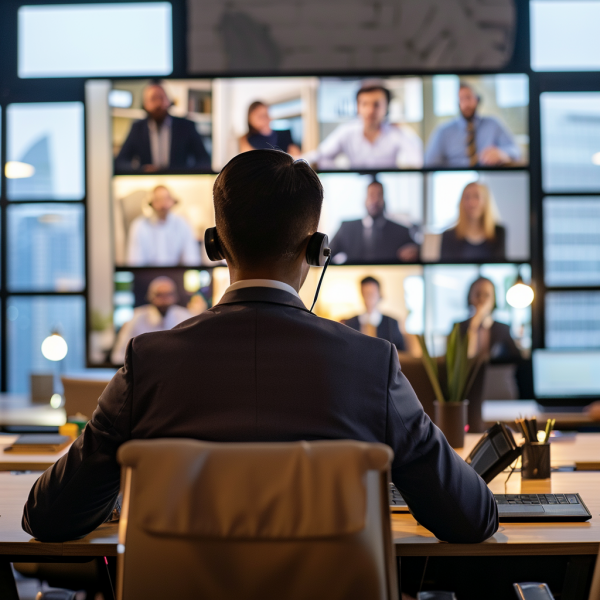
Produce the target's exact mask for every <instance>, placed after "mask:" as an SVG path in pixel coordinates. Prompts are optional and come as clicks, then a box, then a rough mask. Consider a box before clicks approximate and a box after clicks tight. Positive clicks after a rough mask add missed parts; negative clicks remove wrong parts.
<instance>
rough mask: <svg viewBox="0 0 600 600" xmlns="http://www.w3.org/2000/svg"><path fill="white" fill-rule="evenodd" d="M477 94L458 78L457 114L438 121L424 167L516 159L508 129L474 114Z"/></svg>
mask: <svg viewBox="0 0 600 600" xmlns="http://www.w3.org/2000/svg"><path fill="white" fill-rule="evenodd" d="M480 103H481V97H480V96H479V95H478V94H477V93H476V92H475V90H474V89H473V87H472V86H471V85H470V84H468V83H466V82H464V81H461V82H460V87H459V90H458V107H459V110H460V116H459V117H457V118H456V119H453V120H451V121H449V122H447V123H443V124H442V125H439V126H438V127H437V128H436V129H435V130H434V132H433V133H432V134H431V137H430V138H429V144H428V145H427V150H426V151H425V166H426V167H475V166H478V165H481V166H486V167H499V166H502V165H506V164H509V163H514V162H517V161H518V160H520V158H521V151H520V150H519V146H518V145H517V143H516V142H515V139H514V137H513V135H512V133H511V132H510V131H509V130H508V129H507V128H506V127H505V126H504V125H503V124H502V123H501V122H500V121H499V120H498V119H496V118H494V117H482V116H480V115H479V114H477V109H478V108H479V105H480Z"/></svg>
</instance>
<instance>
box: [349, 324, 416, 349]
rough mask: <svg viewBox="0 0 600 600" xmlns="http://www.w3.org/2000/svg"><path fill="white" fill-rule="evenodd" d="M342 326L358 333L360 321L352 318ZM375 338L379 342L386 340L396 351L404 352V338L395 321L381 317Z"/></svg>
mask: <svg viewBox="0 0 600 600" xmlns="http://www.w3.org/2000/svg"><path fill="white" fill-rule="evenodd" d="M343 323H344V325H347V326H348V327H352V329H354V330H355V331H360V321H359V319H358V317H352V318H351V319H348V320H346V321H344V322H343ZM377 337H378V338H379V339H380V340H387V341H388V342H390V344H394V346H396V350H398V351H399V352H404V350H406V344H405V343H404V336H403V335H402V332H401V331H400V325H399V324H398V321H396V319H392V317H388V316H387V315H381V323H379V325H378V326H377Z"/></svg>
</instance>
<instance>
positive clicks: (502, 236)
mask: <svg viewBox="0 0 600 600" xmlns="http://www.w3.org/2000/svg"><path fill="white" fill-rule="evenodd" d="M440 260H459V261H464V260H471V261H480V260H506V229H504V227H502V225H496V237H495V238H494V239H493V240H486V241H485V242H483V243H482V244H477V245H474V244H470V243H469V242H467V240H459V239H458V238H457V237H456V229H455V228H452V229H447V230H446V231H444V233H443V234H442V247H441V250H440Z"/></svg>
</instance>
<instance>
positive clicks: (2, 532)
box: [0, 434, 600, 557]
mask: <svg viewBox="0 0 600 600" xmlns="http://www.w3.org/2000/svg"><path fill="white" fill-rule="evenodd" d="M478 437H479V436H478V435H476V434H472V435H468V436H467V440H466V444H465V448H463V449H461V451H460V452H459V454H461V455H462V456H466V454H468V452H469V450H470V448H471V447H472V446H473V445H474V444H475V442H476V441H477V439H478ZM63 452H64V451H63ZM552 453H553V462H554V461H555V460H557V461H558V462H561V461H563V460H565V461H573V462H574V461H575V460H585V459H588V460H590V459H592V460H593V459H597V457H598V455H599V454H600V434H579V435H577V436H576V437H574V438H573V441H569V442H559V443H555V444H553V448H552ZM57 458H58V456H54V457H52V459H53V460H52V462H54V460H56V459H57ZM38 477H39V473H26V474H20V475H16V474H12V473H8V472H0V555H2V554H4V555H12V556H16V555H21V556H26V555H28V556H90V557H93V556H115V555H116V544H117V525H116V524H106V525H102V526H101V527H99V528H98V529H97V530H96V531H94V532H93V533H92V534H90V535H89V536H87V537H86V538H84V539H83V540H77V541H73V542H65V543H53V544H41V543H39V542H36V541H35V540H33V539H32V538H31V537H30V536H29V535H27V534H26V533H25V532H24V531H23V530H22V529H21V516H22V512H23V505H24V503H25V501H26V499H27V495H28V494H29V490H30V489H31V486H32V485H33V483H34V482H35V481H36V479H37V478H38ZM505 479H506V474H501V475H499V476H498V477H496V479H495V480H494V481H492V482H491V484H490V488H491V490H492V491H493V492H495V493H509V494H516V493H551V492H552V493H569V492H576V493H580V494H581V496H582V498H583V500H584V502H585V503H586V505H587V507H588V509H589V510H590V512H591V513H592V519H591V520H590V521H589V522H587V523H551V524H524V523H503V524H502V525H501V527H500V530H499V531H498V533H496V534H495V535H494V536H493V537H492V538H490V539H489V540H487V541H486V542H484V543H483V544H475V545H471V544H446V543H442V542H439V541H438V540H437V539H436V538H435V537H434V536H433V535H432V534H431V533H430V532H429V531H427V530H426V529H425V528H424V527H421V526H420V525H418V524H417V522H416V521H415V520H414V519H413V517H412V516H411V515H393V516H392V532H393V539H394V543H395V546H396V553H397V554H398V555H399V556H450V555H452V556H474V555H481V556H486V555H487V556H489V555H525V554H535V555H550V554H555V555H575V554H598V553H599V551H600V472H553V473H552V479H551V481H540V482H535V481H528V482H523V483H522V482H521V477H520V475H519V473H514V474H513V475H512V477H511V478H510V480H509V482H508V484H507V487H506V489H505V484H504V481H505Z"/></svg>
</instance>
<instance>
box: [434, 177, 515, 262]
mask: <svg viewBox="0 0 600 600" xmlns="http://www.w3.org/2000/svg"><path fill="white" fill-rule="evenodd" d="M496 212H497V211H496V205H495V202H494V197H493V196H492V192H491V191H490V189H489V188H488V187H487V186H486V185H484V184H482V183H478V182H473V183H469V184H468V185H467V186H466V187H465V189H464V190H463V193H462V197H461V199H460V204H459V213H458V223H457V224H456V226H455V227H453V228H452V229H447V230H446V231H444V233H443V234H442V247H441V251H440V259H441V260H444V261H447V260H459V261H481V260H505V259H506V253H505V244H506V231H505V229H504V227H502V225H498V223H497V222H496Z"/></svg>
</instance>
